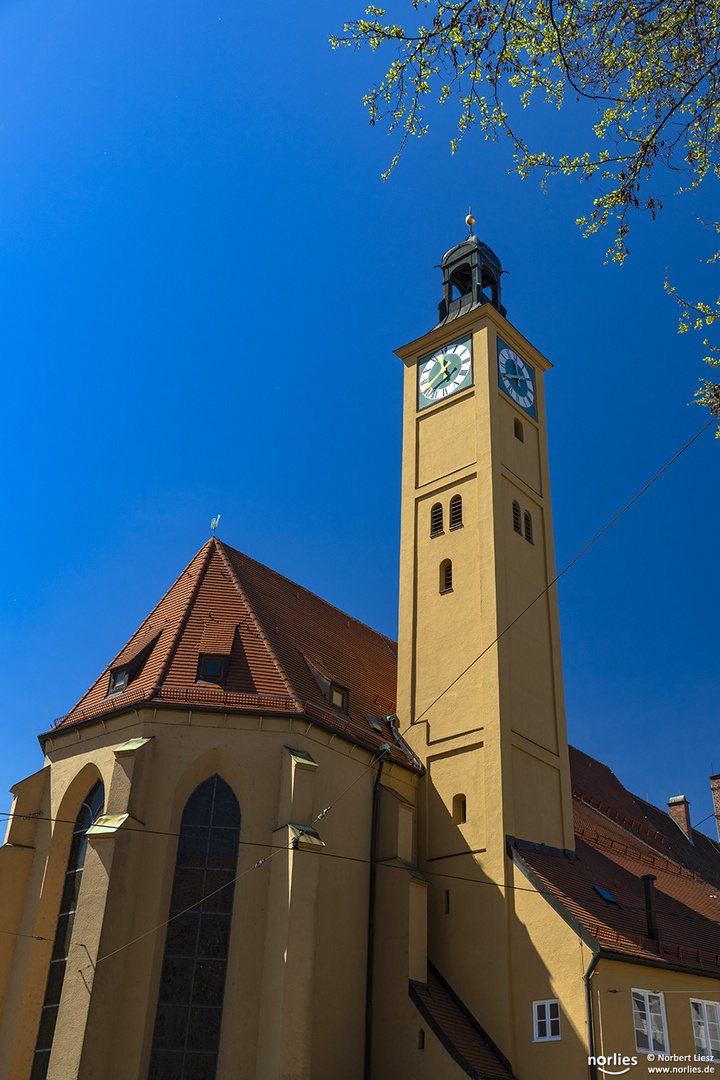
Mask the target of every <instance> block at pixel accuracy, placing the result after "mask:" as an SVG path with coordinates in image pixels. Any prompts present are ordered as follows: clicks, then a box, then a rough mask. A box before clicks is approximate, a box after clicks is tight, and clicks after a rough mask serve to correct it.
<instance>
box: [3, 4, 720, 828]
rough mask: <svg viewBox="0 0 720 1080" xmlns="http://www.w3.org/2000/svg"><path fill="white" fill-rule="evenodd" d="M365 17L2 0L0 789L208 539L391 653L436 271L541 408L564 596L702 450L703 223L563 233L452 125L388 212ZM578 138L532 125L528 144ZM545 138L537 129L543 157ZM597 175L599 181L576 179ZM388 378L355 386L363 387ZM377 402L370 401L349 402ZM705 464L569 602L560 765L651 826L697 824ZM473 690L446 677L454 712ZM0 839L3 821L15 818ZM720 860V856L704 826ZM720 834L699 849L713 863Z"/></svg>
mask: <svg viewBox="0 0 720 1080" xmlns="http://www.w3.org/2000/svg"><path fill="white" fill-rule="evenodd" d="M358 13H359V5H358V6H353V2H352V0H334V2H333V3H330V2H329V0H327V2H317V3H314V4H311V5H294V4H289V3H286V2H283V0H280V2H279V3H278V4H276V5H273V6H272V8H267V9H266V10H261V8H260V6H259V5H239V4H237V3H230V2H226V0H220V2H217V0H205V2H203V3H202V4H199V3H190V2H188V0H175V2H174V3H172V4H170V3H169V2H167V0H155V2H154V3H153V4H151V5H147V4H141V3H139V2H138V0H125V2H124V3H123V4H110V5H107V4H106V5H98V4H94V3H90V2H89V0H56V2H54V3H52V4H51V3H50V2H49V0H24V2H23V3H22V4H21V3H19V2H18V0H13V2H10V3H7V4H5V5H3V7H2V9H0V229H1V231H2V244H1V245H0V295H1V296H2V307H3V315H2V320H0V356H2V361H3V365H4V379H3V383H4V390H5V393H4V394H3V417H2V437H3V439H4V441H5V446H4V457H5V461H6V463H7V464H6V468H5V469H4V470H3V474H4V475H3V480H2V487H3V491H2V503H3V506H4V508H5V512H6V513H5V527H4V529H3V532H2V536H1V537H0V544H1V545H2V548H3V551H2V563H3V566H4V570H5V572H4V574H3V585H2V629H1V630H0V635H1V637H0V650H1V655H2V683H1V687H2V688H1V690H0V704H1V708H2V713H1V716H2V719H1V723H2V730H3V735H4V738H3V755H2V759H1V760H0V789H2V790H3V791H6V790H7V788H9V786H10V785H11V784H12V783H14V782H15V781H16V780H18V779H20V778H21V777H23V776H25V775H28V774H29V773H31V772H33V771H35V770H36V769H37V768H40V767H41V765H42V757H41V754H40V751H39V749H38V745H37V742H36V740H35V736H36V734H37V733H38V732H41V731H44V730H47V728H48V727H49V726H50V725H51V723H52V721H53V719H54V718H55V717H58V716H61V715H63V714H64V713H65V712H67V711H68V709H70V708H71V707H72V705H73V704H74V702H75V701H76V700H77V698H78V697H80V695H81V694H82V693H83V691H84V690H85V689H86V687H87V686H88V685H89V684H90V683H91V682H92V681H93V679H94V678H95V677H96V675H97V674H98V672H99V671H100V670H101V669H102V668H103V667H104V666H105V664H106V663H107V662H108V661H109V660H110V659H111V658H112V656H113V655H114V654H115V653H116V652H117V651H118V649H119V648H120V647H121V646H122V644H123V643H124V642H125V640H126V639H127V638H128V637H129V635H130V634H131V633H132V632H133V630H134V629H135V627H136V626H137V625H138V624H139V622H140V621H141V620H142V619H143V618H144V617H145V615H146V614H147V612H148V611H149V610H150V608H151V607H152V606H153V605H154V604H155V602H156V601H157V600H158V598H159V597H160V595H161V594H162V593H163V592H164V591H165V589H166V588H167V587H168V586H169V585H170V584H171V582H172V581H173V580H174V578H175V577H176V576H177V574H178V573H179V572H180V571H181V569H182V568H183V567H184V565H185V564H186V563H187V562H188V561H189V559H190V558H191V557H192V555H193V554H194V553H195V551H196V550H197V549H198V548H199V547H200V546H201V545H202V544H203V543H204V541H205V540H206V539H207V537H208V535H209V522H210V519H211V517H212V516H213V515H214V514H217V513H220V514H221V515H222V518H221V523H220V529H219V535H220V536H221V538H222V539H223V540H225V541H226V542H228V543H229V544H231V545H232V546H234V547H236V548H239V549H240V550H242V551H246V552H247V553H248V554H249V555H251V556H253V557H255V558H258V559H260V560H261V561H263V562H265V563H267V564H268V565H270V566H272V567H273V568H274V569H277V570H279V571H280V572H282V573H284V574H286V575H288V576H289V577H291V578H293V579H295V580H297V581H299V582H301V583H302V584H303V585H305V586H307V587H309V588H311V589H313V590H314V591H316V592H318V593H319V594H320V595H322V596H324V597H325V598H326V599H328V600H330V601H331V602H332V603H335V604H337V605H338V606H339V607H341V608H343V609H345V610H347V611H349V612H350V613H351V614H353V615H355V616H356V617H358V618H360V619H362V620H363V621H365V622H367V623H369V624H371V625H372V626H375V627H376V628H378V629H380V630H382V631H384V632H386V633H389V634H392V635H394V634H395V633H396V626H397V610H396V609H397V566H398V548H399V494H400V453H401V411H400V405H401V381H402V379H401V376H402V372H401V367H402V365H401V364H400V362H399V361H398V360H397V359H396V358H395V357H394V356H393V349H395V348H397V347H399V346H400V345H402V344H404V343H405V342H407V341H410V340H412V339H414V338H416V337H418V336H419V335H420V334H422V333H424V332H425V331H426V330H427V329H429V328H430V327H431V326H432V325H433V323H434V321H435V317H436V310H437V307H436V305H437V303H438V301H439V299H440V295H441V290H440V278H439V272H438V270H437V269H436V268H435V267H436V264H437V263H438V262H439V260H440V256H441V255H442V253H443V251H444V250H446V249H447V248H448V247H450V246H452V245H453V244H455V243H457V242H459V241H460V240H461V239H462V238H463V236H464V235H465V227H464V223H463V219H464V216H465V214H466V213H467V208H468V206H469V205H472V207H473V211H474V213H475V216H476V218H477V225H476V231H477V232H478V234H479V235H480V236H481V237H482V238H483V239H484V240H486V241H487V243H489V244H490V245H491V246H492V248H493V249H494V250H495V251H496V252H497V253H498V254H499V256H500V258H501V259H502V262H503V267H504V268H505V269H507V271H508V273H507V275H506V276H505V277H504V279H503V284H504V293H503V300H504V302H505V303H506V306H507V309H508V318H509V319H510V321H511V322H512V323H513V324H514V325H516V326H517V327H518V329H519V330H520V331H521V332H522V333H524V334H525V336H526V337H528V338H529V339H530V340H531V341H532V342H533V343H534V344H535V345H536V346H537V347H538V348H539V349H540V350H541V351H542V352H543V353H544V354H545V355H546V356H548V358H549V359H550V360H551V361H552V362H553V364H554V365H555V367H554V370H553V371H552V372H551V373H550V375H549V376H548V377H547V379H546V394H547V411H548V426H549V442H550V454H551V478H552V496H553V510H554V523H555V541H556V555H557V564H558V568H559V569H560V568H562V567H563V566H564V565H565V564H566V563H568V562H569V561H570V560H571V559H572V558H574V556H575V555H576V554H577V552H578V551H579V550H580V549H581V548H582V547H583V546H584V545H585V544H586V543H587V542H588V541H589V540H590V539H591V538H592V537H593V536H594V535H595V534H596V533H597V532H598V531H599V530H600V529H601V528H603V527H604V525H605V524H606V523H607V522H608V521H609V520H610V518H612V517H613V515H614V514H615V513H616V512H617V511H618V510H619V509H620V508H621V507H622V506H623V505H624V504H625V503H626V502H627V501H628V500H629V499H630V498H632V497H633V496H634V495H635V494H636V493H637V491H638V490H639V489H640V488H641V487H642V486H643V485H644V484H645V483H646V482H647V481H648V480H649V479H650V477H651V476H653V475H654V473H655V472H657V471H658V470H659V469H660V468H662V466H663V465H664V464H665V463H666V462H667V461H668V460H669V458H670V457H672V456H673V455H674V454H675V453H676V452H677V450H679V449H680V447H681V446H683V445H684V443H686V442H687V441H688V440H689V439H690V438H691V437H692V436H693V435H694V434H695V433H696V432H697V431H698V429H699V428H700V427H701V426H702V424H703V423H704V422H705V420H706V419H707V417H706V414H705V413H703V412H702V411H701V410H700V409H699V408H698V407H696V406H694V405H688V402H689V401H690V400H691V398H692V395H693V392H694V390H695V387H696V385H697V379H698V378H699V376H700V375H702V374H703V373H704V371H703V367H702V365H701V364H700V362H699V357H700V356H701V355H702V348H701V344H700V341H699V340H698V339H697V337H695V336H694V335H684V336H678V334H677V310H676V308H675V307H674V305H673V303H672V302H671V301H670V300H669V299H667V298H666V296H665V294H664V292H663V281H664V279H665V275H666V273H667V274H669V276H670V278H671V279H672V280H673V281H674V282H676V283H677V284H678V286H679V287H680V289H681V290H685V291H686V292H687V293H689V294H690V295H692V296H705V297H706V298H708V299H712V296H713V293H714V291H715V292H716V291H717V288H716V272H715V271H713V269H712V268H710V269H708V268H707V267H704V266H703V264H702V259H703V257H705V256H706V255H707V253H708V251H709V250H710V249H711V245H712V237H711V236H708V234H707V231H706V230H704V229H703V228H702V226H701V225H700V224H699V222H698V220H697V215H699V216H700V217H704V218H705V219H708V218H711V217H712V216H713V211H712V208H711V207H712V202H713V199H714V198H716V196H717V192H716V190H708V192H706V193H703V192H700V193H695V194H690V195H686V196H683V197H681V198H679V199H677V200H672V199H671V198H670V195H671V193H672V191H673V189H674V187H676V186H677V178H663V179H662V182H661V184H660V188H661V193H662V195H663V196H664V197H665V198H664V201H665V205H666V209H665V210H664V211H663V213H662V214H661V215H660V218H659V220H658V221H657V222H656V223H655V224H653V223H652V222H650V221H649V220H644V219H642V220H640V219H638V220H636V222H635V223H634V227H633V232H632V234H631V251H632V254H631V256H630V258H629V259H628V261H627V262H626V264H625V265H624V266H622V267H620V266H617V265H605V264H604V261H603V260H604V251H605V248H606V247H607V246H608V245H609V243H610V239H611V238H610V237H609V236H601V237H595V238H591V239H583V238H582V236H581V234H580V232H579V230H578V229H577V227H576V225H575V223H574V222H575V219H576V217H578V216H580V215H581V214H583V213H585V212H586V211H587V209H588V206H589V203H590V200H591V198H592V196H593V191H592V188H591V187H588V186H587V185H581V184H579V183H578V182H577V181H574V180H571V179H567V180H560V181H557V182H554V183H552V184H551V185H550V186H549V189H548V191H547V193H545V194H543V193H542V192H541V191H540V189H539V187H538V185H537V184H536V183H534V182H533V181H529V182H522V181H520V180H519V179H518V178H517V177H516V176H514V175H512V174H508V172H507V170H508V168H509V167H510V166H511V159H510V153H509V149H508V147H507V146H505V145H503V144H502V143H498V144H497V145H495V146H493V145H492V144H487V143H485V142H483V141H481V140H480V139H479V138H473V136H472V135H470V136H468V137H467V138H466V139H465V141H464V142H463V144H462V145H461V148H460V151H459V152H458V153H457V154H456V155H455V156H454V157H451V155H450V153H449V140H450V138H451V137H452V135H453V134H454V131H453V121H452V115H451V114H450V112H449V111H448V110H445V112H444V113H442V114H437V115H436V114H435V113H434V114H433V119H434V120H435V121H437V123H436V124H435V125H434V126H433V127H431V130H430V133H429V134H428V135H427V136H426V137H425V138H424V139H422V140H419V141H413V142H412V143H411V145H410V146H409V147H408V149H407V151H406V153H405V155H404V157H403V159H402V161H401V162H400V164H399V166H398V167H397V169H396V170H395V172H394V173H393V174H392V176H391V178H390V179H389V180H388V181H387V182H386V183H383V182H382V181H381V179H380V174H381V172H383V171H384V169H385V168H386V167H387V165H388V163H389V160H390V158H391V156H392V152H393V147H394V143H393V142H392V138H388V137H387V136H386V135H385V134H384V132H383V131H382V130H381V129H379V128H375V129H371V128H370V127H369V126H368V124H367V117H366V115H365V113H364V111H363V107H362V103H361V99H362V94H363V92H364V91H365V89H366V88H367V86H368V85H369V84H370V83H371V82H373V81H374V80H375V79H377V78H378V77H379V76H380V75H381V74H382V57H378V56H372V55H371V54H369V53H368V54H365V53H360V54H352V53H349V52H332V51H331V49H330V48H329V46H328V44H327V38H328V36H329V34H331V33H332V32H334V31H337V30H339V29H340V28H341V26H342V23H343V21H344V20H345V19H346V18H349V17H352V16H353V15H354V14H358ZM582 119H583V117H582V115H580V114H578V115H577V116H576V115H574V114H573V112H572V107H571V111H569V112H567V113H564V114H561V115H560V116H558V115H557V114H553V115H552V116H550V115H549V114H546V113H545V112H544V111H543V110H542V109H541V108H537V107H533V108H532V109H531V110H530V111H529V112H528V114H527V118H526V122H527V124H528V125H531V126H532V130H533V134H534V135H536V137H537V139H538V141H539V142H540V143H541V144H542V143H543V142H545V143H546V144H547V145H553V144H554V140H558V139H559V138H560V130H561V129H560V128H559V127H558V125H559V124H562V125H567V128H566V130H567V132H568V138H570V139H574V140H576V142H577V141H578V140H581V136H580V133H581V122H582ZM549 125H552V127H550V126H549ZM582 148H584V147H582ZM366 365H371V367H370V370H374V371H375V373H376V375H375V377H374V380H373V379H371V380H368V378H367V374H366V373H367V371H368V367H367V366H366ZM361 371H362V372H363V374H362V377H361V374H360V373H361ZM719 478H720V442H718V441H716V440H714V439H713V432H712V430H711V431H708V432H706V433H705V435H703V436H702V438H701V439H700V440H698V442H697V443H695V444H694V445H693V447H692V448H691V449H690V450H688V452H687V453H686V454H684V455H683V457H682V458H681V459H680V460H679V461H678V462H677V463H676V464H675V465H674V466H673V467H672V469H671V470H670V471H669V472H668V473H666V474H665V475H664V476H663V477H662V478H661V480H659V481H658V483H657V484H656V485H654V486H653V488H652V489H651V490H650V491H649V492H648V493H647V494H646V495H645V496H643V498H642V499H641V500H640V501H639V502H638V503H637V504H636V505H635V506H634V507H633V508H632V509H631V510H630V511H629V512H628V513H627V514H626V515H625V516H624V517H623V519H622V520H621V521H620V522H619V523H618V524H617V525H615V526H614V527H613V528H612V530H610V532H609V533H608V534H607V535H606V536H605V537H604V538H603V539H602V540H601V541H600V542H599V543H598V544H597V545H595V546H594V547H593V549H592V550H591V551H590V552H589V553H588V554H587V555H586V556H584V557H583V559H581V560H580V562H579V563H578V564H577V565H576V566H575V567H573V569H572V570H570V571H569V572H568V573H567V574H566V575H565V576H564V577H563V580H562V583H561V587H560V612H561V629H562V638H563V656H564V671H565V686H566V696H567V710H568V727H569V732H570V737H571V740H572V741H573V742H574V743H575V744H576V745H578V746H580V747H581V748H582V749H584V750H586V751H588V752H589V753H591V754H593V755H594V756H597V757H600V758H601V759H602V760H604V761H605V762H607V763H608V764H609V765H610V766H611V767H612V768H613V769H614V770H615V772H616V773H617V775H618V776H619V777H620V779H621V780H622V781H623V782H624V783H625V784H626V786H628V787H629V788H630V789H631V790H632V791H634V792H635V793H637V794H639V795H641V796H643V797H646V796H647V797H649V798H650V800H651V801H653V802H656V803H658V804H659V805H664V804H665V802H666V801H667V798H668V797H670V796H672V795H677V794H679V793H683V794H685V795H687V797H688V798H689V799H690V800H691V815H692V817H693V820H694V821H699V820H700V819H701V818H703V817H705V816H706V815H708V814H710V813H711V810H712V805H711V801H710V792H709V784H708V781H707V776H708V774H709V773H710V771H711V768H714V769H715V770H717V771H720V742H718V741H717V735H716V733H717V729H718V723H717V721H718V711H719V707H718V704H717V668H718V664H717V643H718V616H717V611H718V600H719V599H720V583H719V582H718V576H717V573H716V562H717V543H718V541H717V538H718V535H719V534H720V508H719V504H718V498H717V490H718V479H719ZM456 674H457V672H454V671H448V682H450V681H451V680H452V679H453V678H454V677H455V675H456ZM6 805H7V807H9V796H8V797H7V802H6ZM705 827H706V828H708V829H709V830H710V831H711V832H713V827H714V826H713V822H712V821H710V822H709V823H707V825H706V826H705ZM713 834H714V833H713Z"/></svg>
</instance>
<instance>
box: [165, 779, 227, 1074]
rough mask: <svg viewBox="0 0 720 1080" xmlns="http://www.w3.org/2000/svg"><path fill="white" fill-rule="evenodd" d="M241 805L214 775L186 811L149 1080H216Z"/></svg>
mask: <svg viewBox="0 0 720 1080" xmlns="http://www.w3.org/2000/svg"><path fill="white" fill-rule="evenodd" d="M239 840H240V807H239V805H238V801H237V799H236V798H235V795H234V794H233V792H232V790H231V788H230V787H229V786H228V784H226V783H225V781H224V780H222V779H221V778H220V777H219V776H211V777H210V779H209V780H205V781H204V783H202V784H200V786H199V787H197V788H195V791H194V792H193V793H192V795H191V796H190V798H189V799H188V801H187V803H186V804H185V810H184V811H183V816H182V822H181V825H180V838H179V840H178V849H177V858H176V862H175V878H174V880H173V888H172V895H171V898H170V915H169V918H170V922H169V924H168V930H167V939H166V941H165V955H164V957H163V966H162V972H161V976H160V991H159V994H158V1006H157V1013H156V1017H155V1033H154V1035H153V1045H152V1055H151V1058H150V1072H149V1080H167V1078H172V1080H215V1073H216V1070H217V1058H218V1051H219V1047H220V1025H221V1022H222V1008H223V996H224V992H225V973H226V969H227V957H228V946H229V943H230V918H231V914H232V903H233V893H234V883H235V876H236V873H237V853H238V844H239Z"/></svg>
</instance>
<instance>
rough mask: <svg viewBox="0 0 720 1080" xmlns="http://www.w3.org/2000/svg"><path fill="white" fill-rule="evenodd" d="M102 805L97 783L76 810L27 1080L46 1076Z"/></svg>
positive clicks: (40, 1079)
mask: <svg viewBox="0 0 720 1080" xmlns="http://www.w3.org/2000/svg"><path fill="white" fill-rule="evenodd" d="M104 802H105V788H104V787H103V785H102V783H101V782H100V781H99V780H98V782H97V783H96V784H95V785H94V786H93V787H92V788H91V789H90V791H89V792H88V794H87V796H86V798H85V801H84V802H83V804H82V806H81V807H80V812H79V813H78V816H77V818H76V820H75V825H74V827H73V832H72V840H71V843H70V855H69V857H68V864H67V870H66V871H65V883H64V886H63V892H62V899H61V900H60V911H59V913H58V921H57V927H56V929H55V939H54V941H53V948H52V954H51V959H50V971H49V972H48V980H47V985H46V987H45V998H44V1000H43V1006H42V1013H41V1014H40V1029H39V1031H38V1036H37V1040H36V1042H35V1054H34V1056H33V1064H32V1071H31V1073H30V1080H45V1077H46V1076H47V1071H48V1066H49V1064H50V1052H51V1050H52V1044H53V1037H54V1035H55V1025H56V1023H57V1015H58V1008H59V1006H60V995H61V994H62V988H63V981H64V979H65V968H66V967H67V961H68V953H69V951H70V938H71V937H72V928H73V922H74V921H75V911H76V909H77V901H78V895H79V893H80V880H81V878H82V872H83V866H84V865H85V852H86V851H87V843H88V841H87V831H88V829H89V828H90V826H91V825H92V824H93V822H95V821H97V819H98V818H99V817H100V814H101V813H102V809H103V804H104Z"/></svg>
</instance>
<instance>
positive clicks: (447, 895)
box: [445, 889, 450, 915]
mask: <svg viewBox="0 0 720 1080" xmlns="http://www.w3.org/2000/svg"><path fill="white" fill-rule="evenodd" d="M445 914H446V915H449V914H450V890H449V889H446V890H445Z"/></svg>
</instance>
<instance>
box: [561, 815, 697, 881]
mask: <svg viewBox="0 0 720 1080" xmlns="http://www.w3.org/2000/svg"><path fill="white" fill-rule="evenodd" d="M593 833H594V835H592V834H589V833H588V831H587V830H586V829H585V828H584V827H581V828H580V829H579V830H576V832H575V835H576V836H578V837H582V839H583V840H585V841H587V843H588V844H595V846H596V847H608V846H609V847H610V850H611V851H617V850H621V849H624V850H622V851H621V853H622V854H623V855H627V856H628V857H629V858H631V859H637V860H638V861H639V862H648V863H650V865H652V866H654V867H655V869H656V870H668V871H670V868H671V867H672V868H673V870H672V871H671V872H673V873H677V874H678V875H679V876H680V877H689V878H691V879H692V880H693V881H704V880H705V879H704V878H701V877H700V876H699V875H698V874H696V873H695V872H694V871H693V870H688V869H687V868H686V867H684V866H683V865H682V864H681V863H679V862H675V861H674V860H673V859H669V858H668V857H667V856H666V855H660V854H659V852H657V851H655V852H653V851H652V848H650V846H649V845H647V847H648V853H647V854H646V853H645V852H644V851H643V850H642V849H641V848H636V847H632V845H630V844H626V843H625V842H624V841H622V840H616V839H615V838H614V837H612V836H606V835H605V834H604V833H601V832H600V831H599V830H597V829H595V830H593ZM602 841H607V843H602ZM641 842H642V841H641ZM650 852H652V854H651V853H650Z"/></svg>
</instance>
